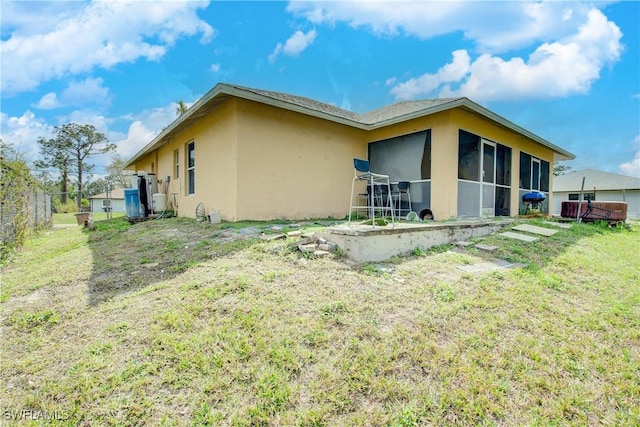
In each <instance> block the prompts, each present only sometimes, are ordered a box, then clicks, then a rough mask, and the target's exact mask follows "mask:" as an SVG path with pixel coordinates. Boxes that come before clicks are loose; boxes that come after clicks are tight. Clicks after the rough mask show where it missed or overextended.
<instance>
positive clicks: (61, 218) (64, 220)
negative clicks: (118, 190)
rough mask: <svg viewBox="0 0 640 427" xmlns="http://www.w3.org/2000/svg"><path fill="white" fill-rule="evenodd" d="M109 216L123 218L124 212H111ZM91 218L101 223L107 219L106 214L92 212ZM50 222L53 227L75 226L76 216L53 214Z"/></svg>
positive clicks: (73, 214)
mask: <svg viewBox="0 0 640 427" xmlns="http://www.w3.org/2000/svg"><path fill="white" fill-rule="evenodd" d="M111 216H112V217H113V218H119V217H123V216H124V212H112V213H111ZM91 217H92V218H93V220H94V221H103V220H105V219H107V213H106V212H92V213H91ZM51 222H52V223H53V225H64V224H77V223H78V222H77V220H76V214H75V213H54V214H53V215H52V218H51Z"/></svg>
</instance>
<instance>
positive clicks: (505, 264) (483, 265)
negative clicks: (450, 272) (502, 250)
mask: <svg viewBox="0 0 640 427" xmlns="http://www.w3.org/2000/svg"><path fill="white" fill-rule="evenodd" d="M511 267H514V264H512V263H510V262H509V261H505V260H503V259H494V260H493V261H487V262H480V263H478V264H472V265H459V266H458V268H459V269H460V270H462V271H466V272H467V273H484V272H487V271H493V270H498V269H501V268H511Z"/></svg>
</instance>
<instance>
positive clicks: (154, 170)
mask: <svg viewBox="0 0 640 427" xmlns="http://www.w3.org/2000/svg"><path fill="white" fill-rule="evenodd" d="M151 173H156V164H155V162H151Z"/></svg>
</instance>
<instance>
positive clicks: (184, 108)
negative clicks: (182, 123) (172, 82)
mask: <svg viewBox="0 0 640 427" xmlns="http://www.w3.org/2000/svg"><path fill="white" fill-rule="evenodd" d="M188 109H189V107H187V104H185V103H184V101H183V100H180V101H178V105H176V114H177V115H178V116H181V115H183V114H184V113H186V112H187V110H188Z"/></svg>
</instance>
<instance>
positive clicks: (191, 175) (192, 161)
mask: <svg viewBox="0 0 640 427" xmlns="http://www.w3.org/2000/svg"><path fill="white" fill-rule="evenodd" d="M195 193H196V156H195V142H193V141H191V142H190V143H188V144H187V194H195Z"/></svg>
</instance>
